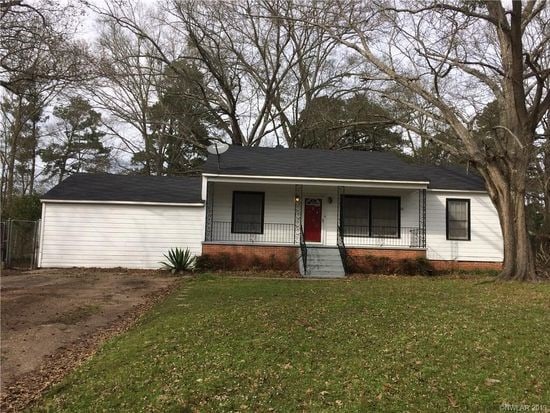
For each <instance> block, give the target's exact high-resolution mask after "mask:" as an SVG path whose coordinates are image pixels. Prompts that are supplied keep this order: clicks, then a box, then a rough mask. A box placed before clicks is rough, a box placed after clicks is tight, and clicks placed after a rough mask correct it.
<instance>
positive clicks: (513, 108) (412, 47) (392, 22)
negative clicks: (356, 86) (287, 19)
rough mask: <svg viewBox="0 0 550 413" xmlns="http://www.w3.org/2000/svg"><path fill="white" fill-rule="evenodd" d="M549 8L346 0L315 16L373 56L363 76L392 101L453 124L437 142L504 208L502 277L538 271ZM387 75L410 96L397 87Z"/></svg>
mask: <svg viewBox="0 0 550 413" xmlns="http://www.w3.org/2000/svg"><path fill="white" fill-rule="evenodd" d="M546 6H547V5H546V2H545V1H537V0H531V1H528V2H526V3H522V2H521V1H513V2H512V5H511V7H510V8H506V6H505V5H504V4H502V3H500V2H498V1H483V2H475V3H474V2H472V3H466V2H461V1H448V2H444V3H442V2H439V1H438V2H431V1H429V2H422V3H418V2H414V3H413V2H391V1H390V2H384V3H368V4H367V3H365V2H362V1H355V0H344V1H338V2H335V3H331V4H330V5H327V4H323V5H322V6H321V7H322V8H323V9H322V11H323V13H322V15H323V16H324V20H322V19H319V20H317V21H316V22H310V23H311V24H314V25H317V26H319V27H322V28H324V29H326V30H327V31H328V32H330V33H331V35H332V36H333V37H334V38H335V39H338V40H339V41H340V42H341V43H342V44H344V45H346V46H347V47H349V48H350V49H352V50H354V51H355V52H357V53H358V54H359V55H360V56H362V57H363V58H364V59H365V60H366V61H367V62H369V63H370V64H371V65H372V71H371V72H370V73H369V75H368V76H366V77H368V78H369V79H370V80H376V81H378V82H380V89H379V91H380V92H381V93H384V95H385V96H386V97H387V98H388V99H392V100H395V101H397V100H399V101H400V102H402V103H403V104H405V105H408V106H409V107H410V108H411V109H415V110H417V111H418V113H422V114H424V115H425V116H427V117H429V118H430V119H433V120H434V121H435V122H437V123H439V124H442V125H446V126H447V127H448V133H447V134H446V135H445V136H438V138H437V139H438V143H439V144H441V145H442V147H444V148H445V149H446V150H447V151H449V152H450V153H451V154H454V155H456V156H460V157H463V158H465V159H467V160H468V161H469V162H470V163H471V164H472V165H474V166H475V167H476V168H477V170H478V171H479V173H480V174H481V175H482V176H483V178H484V179H485V182H486V187H487V190H488V192H489V195H490V197H491V199H492V201H493V203H494V205H495V207H496V209H497V211H498V214H499V217H500V223H501V228H502V233H503V238H504V268H503V271H502V272H501V275H500V278H501V279H516V280H533V279H535V278H536V271H535V261H534V255H533V251H532V248H531V245H530V241H529V235H528V231H527V225H526V211H525V195H526V182H527V178H526V177H527V171H528V168H529V165H530V164H531V162H532V161H533V158H534V154H535V146H534V141H535V136H536V129H537V127H538V125H539V124H540V122H541V119H542V117H543V116H544V114H545V113H546V112H547V111H548V110H549V108H550V93H549V76H550V68H548V67H547V66H544V65H543V62H544V56H545V55H547V54H548V46H549V37H550V35H549V33H550V31H549V30H548V24H549V23H548V22H549V21H550V14H549V10H548V8H547V7H546ZM327 16H328V17H327ZM388 83H389V84H398V85H399V86H400V87H401V88H403V89H405V90H407V91H409V92H410V96H412V97H414V99H410V100H409V99H407V95H406V94H395V93H392V90H391V88H387V87H385V85H387V84H388ZM416 99H420V101H421V102H423V103H425V104H426V105H425V106H419V105H418V104H417V103H416ZM493 101H495V102H496V105H497V107H498V114H499V117H498V119H499V122H498V125H496V126H495V127H494V128H493V129H492V133H490V134H480V133H478V131H476V127H475V115H476V113H479V112H480V111H481V110H482V108H483V107H485V106H486V105H487V104H488V103H489V102H493ZM407 126H408V127H410V128H411V130H415V128H414V125H407Z"/></svg>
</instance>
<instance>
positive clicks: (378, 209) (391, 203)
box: [341, 195, 401, 238]
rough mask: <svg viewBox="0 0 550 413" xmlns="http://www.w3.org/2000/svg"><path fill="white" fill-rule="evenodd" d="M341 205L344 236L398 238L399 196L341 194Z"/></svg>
mask: <svg viewBox="0 0 550 413" xmlns="http://www.w3.org/2000/svg"><path fill="white" fill-rule="evenodd" d="M341 206H342V208H341V225H342V232H343V235H344V236H347V237H380V238H399V235H400V233H401V231H400V215H401V214H400V210H401V207H400V198H398V197H381V196H363V195H343V196H342V204H341Z"/></svg>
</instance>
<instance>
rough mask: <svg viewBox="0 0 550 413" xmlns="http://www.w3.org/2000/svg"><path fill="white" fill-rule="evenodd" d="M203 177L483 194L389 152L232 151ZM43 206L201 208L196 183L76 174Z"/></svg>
mask: <svg viewBox="0 0 550 413" xmlns="http://www.w3.org/2000/svg"><path fill="white" fill-rule="evenodd" d="M204 172H209V173H215V174H222V175H246V176H269V177H302V178H334V179H364V180H381V181H424V182H429V185H428V187H429V188H431V189H454V190H471V191H484V190H485V185H484V183H483V180H482V179H481V177H479V176H478V175H477V174H475V173H471V172H470V173H467V172H466V170H465V169H464V168H460V167H443V166H426V165H415V164H412V163H408V162H406V161H404V160H402V159H401V158H399V157H397V156H396V155H393V154H391V153H387V152H363V151H327V150H318V149H284V148H248V147H238V146H231V147H230V148H229V150H228V151H227V152H226V153H224V154H223V155H221V157H220V169H218V163H217V160H216V156H210V157H209V158H208V160H207V162H206V164H205V166H204ZM42 199H44V200H60V201H61V200H65V201H121V202H161V203H199V202H200V203H202V200H201V178H200V177H171V176H142V175H111V174H82V173H81V174H74V175H71V176H70V177H68V178H67V179H65V180H64V181H63V182H61V183H60V184H59V185H57V186H55V187H54V188H52V189H51V190H50V191H49V192H47V193H46V194H45V195H44V196H43V197H42Z"/></svg>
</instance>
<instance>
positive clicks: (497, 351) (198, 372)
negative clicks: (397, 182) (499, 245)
mask: <svg viewBox="0 0 550 413" xmlns="http://www.w3.org/2000/svg"><path fill="white" fill-rule="evenodd" d="M481 280H482V278H479V277H474V278H472V279H458V278H455V279H453V278H447V277H442V278H419V277H409V278H404V277H402V278H398V277H380V278H377V277H375V278H369V279H366V280H338V281H307V280H306V281H302V280H273V279H230V278H220V277H213V276H202V277H200V278H199V279H195V280H192V281H185V282H184V284H182V287H181V289H180V290H179V291H177V292H176V293H175V294H174V295H173V296H171V297H170V298H169V299H167V300H166V301H165V302H164V303H162V304H160V305H158V306H157V307H156V308H155V309H154V310H153V311H151V312H150V313H149V314H148V315H146V316H145V317H144V318H143V319H142V320H141V321H140V322H139V323H138V325H136V326H135V327H134V328H133V329H132V330H131V331H129V332H128V333H126V334H124V335H121V336H119V337H116V338H114V339H112V340H110V341H109V342H108V343H107V344H106V345H104V346H103V348H102V349H101V350H100V351H99V352H98V354H97V355H96V356H94V357H93V358H92V359H91V360H90V361H89V362H87V363H85V364H84V365H83V366H81V367H80V368H79V369H78V370H77V371H75V372H74V373H73V374H71V375H69V376H68V377H67V378H66V379H65V380H64V382H63V383H61V384H60V385H57V386H56V387H55V388H53V389H52V390H51V391H50V392H49V393H48V394H47V395H46V397H45V398H44V400H42V402H41V404H40V405H39V406H37V407H35V409H36V410H49V411H56V412H57V411H67V412H98V411H117V412H119V411H129V412H137V411H147V412H184V411H201V412H202V411H230V410H233V411H246V410H248V411H278V412H290V411H296V410H301V411H303V410H306V411H333V410H334V411H336V410H341V411H373V410H378V411H397V412H402V411H413V412H414V411H437V412H442V411H498V410H499V406H500V405H501V403H503V402H507V403H510V404H515V405H526V404H529V405H534V404H537V405H546V407H547V408H550V390H549V386H550V284H548V283H547V284H536V285H535V284H517V283H505V284H503V283H496V284H495V283H481V282H480V281H481ZM539 411H540V410H539ZM542 411H544V410H542Z"/></svg>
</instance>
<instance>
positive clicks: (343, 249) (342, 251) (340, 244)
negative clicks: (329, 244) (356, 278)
mask: <svg viewBox="0 0 550 413" xmlns="http://www.w3.org/2000/svg"><path fill="white" fill-rule="evenodd" d="M336 245H337V246H338V251H339V252H340V258H341V259H342V265H343V266H344V272H345V273H346V274H348V273H349V271H348V253H347V251H346V244H345V243H344V236H343V235H342V227H341V226H340V225H338V228H337V231H336Z"/></svg>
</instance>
